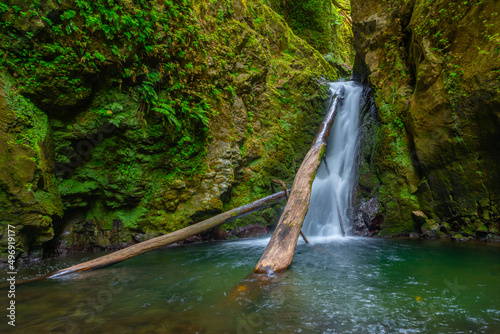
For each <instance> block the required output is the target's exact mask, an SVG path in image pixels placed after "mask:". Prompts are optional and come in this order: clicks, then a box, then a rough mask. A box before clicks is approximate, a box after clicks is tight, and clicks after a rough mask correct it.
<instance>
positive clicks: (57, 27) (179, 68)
mask: <svg viewBox="0 0 500 334" xmlns="http://www.w3.org/2000/svg"><path fill="white" fill-rule="evenodd" d="M54 6H55V7H57V5H55V4H51V5H50V6H49V5H45V4H44V2H42V1H39V0H35V1H32V2H29V3H26V4H23V6H22V8H20V7H16V6H11V8H7V7H5V6H2V7H0V13H1V20H0V33H1V37H0V38H1V42H2V53H3V57H1V58H0V66H1V67H4V68H7V69H8V70H9V71H10V72H11V73H13V74H14V76H15V77H17V78H18V85H19V88H20V91H21V92H22V93H23V94H27V95H29V96H30V97H32V98H35V99H39V98H40V97H41V96H44V97H43V98H41V101H40V102H41V103H43V104H46V105H48V104H53V103H54V102H57V104H60V105H71V104H74V103H75V102H77V101H80V100H83V99H85V98H87V97H88V96H89V95H90V91H91V88H92V84H93V80H95V79H94V78H95V74H96V73H100V72H102V71H103V69H104V67H105V66H108V67H109V66H110V65H111V64H112V66H113V67H116V66H117V67H118V68H117V71H116V70H115V71H114V72H115V73H117V74H118V77H122V78H131V79H132V81H133V82H135V80H136V76H138V75H141V74H143V73H144V72H146V74H147V69H148V68H159V67H165V68H168V75H169V76H170V77H171V78H172V79H173V80H174V81H177V82H178V83H181V84H183V85H185V86H186V85H187V81H188V80H187V78H188V77H190V78H191V79H192V78H193V76H194V73H199V72H200V70H201V69H200V68H194V67H193V66H191V67H189V66H187V67H186V68H183V67H184V66H183V65H184V64H185V63H186V64H187V63H189V61H188V59H189V58H190V57H192V56H193V54H194V50H195V49H199V46H200V44H201V39H200V35H199V34H198V30H199V26H198V25H197V23H196V19H195V17H194V15H193V8H192V2H191V1H188V0H165V1H164V5H162V6H157V5H154V6H152V5H151V3H150V1H146V0H138V1H134V2H133V3H132V2H130V1H124V0H117V1H108V0H96V1H91V0H75V7H74V8H72V9H69V10H62V9H61V10H60V15H58V16H53V15H51V13H53V12H54V11H53V10H54V8H52V7H54ZM63 8H64V7H63ZM31 22H40V23H41V24H42V25H43V28H42V31H43V33H40V31H38V32H37V33H36V34H34V33H33V32H34V31H35V29H38V30H40V29H39V28H35V26H34V25H32V23H31ZM20 28H22V29H20ZM24 31H26V33H24ZM54 100H56V101H54Z"/></svg>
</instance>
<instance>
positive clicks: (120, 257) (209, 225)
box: [30, 191, 285, 281]
mask: <svg viewBox="0 0 500 334" xmlns="http://www.w3.org/2000/svg"><path fill="white" fill-rule="evenodd" d="M283 198H285V192H284V191H281V192H279V193H276V194H273V195H271V196H268V197H265V198H262V199H259V200H257V201H255V202H252V203H250V204H247V205H244V206H240V207H238V208H235V209H233V210H230V211H227V212H224V213H221V214H219V215H217V216H214V217H211V218H209V219H206V220H204V221H202V222H199V223H197V224H194V225H191V226H188V227H185V228H183V229H181V230H178V231H175V232H172V233H169V234H166V235H162V236H160V237H156V238H153V239H150V240H147V241H144V242H141V243H138V244H135V245H132V246H130V247H127V248H124V249H121V250H119V251H116V252H114V253H111V254H108V255H105V256H102V257H99V258H97V259H94V260H91V261H87V262H84V263H80V264H78V265H75V266H72V267H69V268H66V269H61V270H59V271H56V272H55V273H52V274H49V275H46V276H44V277H41V278H56V277H60V276H63V275H68V274H71V273H75V272H79V271H86V270H92V269H98V268H103V267H107V266H111V265H113V264H115V263H118V262H122V261H125V260H128V259H130V258H133V257H135V256H138V255H141V254H144V253H147V252H151V251H153V250H155V249H158V248H162V247H165V246H168V245H170V244H173V243H174V242H177V241H181V240H184V239H186V238H189V237H192V236H194V235H196V234H199V233H201V232H205V231H208V230H210V229H213V228H214V227H216V226H219V225H222V224H224V223H227V222H230V221H232V220H234V219H236V218H239V217H242V216H245V215H247V214H249V213H252V212H254V211H257V210H261V209H264V208H267V207H269V206H271V205H273V204H276V203H278V202H279V201H281V200H282V199H283ZM30 281H31V280H30Z"/></svg>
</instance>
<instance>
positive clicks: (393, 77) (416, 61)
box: [352, 0, 500, 240]
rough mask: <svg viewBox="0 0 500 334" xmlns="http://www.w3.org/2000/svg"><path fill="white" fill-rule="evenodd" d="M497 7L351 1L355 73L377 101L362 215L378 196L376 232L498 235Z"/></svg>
mask: <svg viewBox="0 0 500 334" xmlns="http://www.w3.org/2000/svg"><path fill="white" fill-rule="evenodd" d="M499 13H500V3H499V2H498V1H494V0H487V1H468V2H467V1H466V2H460V3H457V2H455V1H425V0H410V1H398V0H396V1H385V2H381V1H371V0H368V1H361V0H353V1H352V17H353V21H354V25H353V30H354V36H355V38H354V40H355V50H356V61H355V69H354V77H355V78H356V79H357V80H359V81H362V82H363V83H366V84H369V85H370V86H371V87H372V88H373V92H374V95H373V96H374V100H375V104H376V106H377V111H376V113H373V112H370V103H369V101H368V100H369V99H367V101H368V103H366V108H365V109H364V118H365V123H364V130H365V131H364V134H365V136H364V137H363V138H364V139H363V143H362V152H361V167H360V172H361V173H360V174H361V175H360V187H359V190H360V194H361V196H360V203H359V204H358V209H359V210H360V211H359V212H358V216H362V211H363V210H362V209H361V208H362V207H363V205H364V204H363V203H366V202H367V198H370V197H374V196H376V198H378V204H379V213H380V214H381V215H382V216H383V219H384V220H383V223H382V225H381V226H382V230H381V231H380V234H382V235H408V234H411V233H422V234H423V235H424V236H429V237H451V238H455V239H467V238H477V239H486V240H498V235H499V229H500V211H499V210H500V207H499V203H500V165H499V161H500V160H499V159H500V113H499V110H500V79H499V78H500V54H499V53H500V36H499V34H498V27H499V25H500V16H499ZM370 208H373V206H370ZM370 215H371V218H373V217H374V213H373V212H366V214H365V217H366V216H370Z"/></svg>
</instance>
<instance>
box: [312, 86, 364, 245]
mask: <svg viewBox="0 0 500 334" xmlns="http://www.w3.org/2000/svg"><path fill="white" fill-rule="evenodd" d="M340 87H344V89H345V95H344V100H343V101H342V103H341V106H340V108H339V110H338V114H337V116H336V118H335V121H334V123H333V125H332V129H331V131H330V135H329V137H328V146H327V149H326V153H325V156H324V159H323V161H322V162H321V164H320V166H319V168H318V171H317V173H316V178H315V179H314V182H313V184H312V192H311V201H310V204H309V211H308V212H307V215H306V218H305V221H304V227H303V231H304V233H305V234H306V235H308V236H327V237H328V236H335V235H340V232H341V230H340V223H339V215H340V217H341V218H342V223H343V225H344V228H345V229H346V230H348V229H349V226H350V225H351V222H350V220H351V219H350V215H349V213H348V211H349V209H350V208H351V206H352V200H353V194H354V191H355V187H356V184H357V180H358V170H357V157H358V151H359V125H360V120H359V114H360V97H361V92H362V91H363V87H362V86H361V85H359V84H357V83H355V82H352V81H348V82H335V83H330V90H331V91H332V92H335V91H336V90H337V89H339V88H340ZM325 160H326V164H325Z"/></svg>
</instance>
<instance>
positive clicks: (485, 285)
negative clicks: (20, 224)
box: [0, 238, 500, 334]
mask: <svg viewBox="0 0 500 334" xmlns="http://www.w3.org/2000/svg"><path fill="white" fill-rule="evenodd" d="M265 245H266V239H253V240H245V241H231V242H218V243H207V244H198V245H190V246H178V247H169V248H166V249H163V250H159V251H155V252H152V253H149V254H145V255H142V256H140V257H137V258H134V259H131V260H129V261H126V262H124V263H121V264H119V265H115V266H113V267H111V268H106V269H101V270H98V271H94V272H88V273H82V274H77V275H72V276H68V277H66V278H60V279H55V280H48V281H39V282H35V283H31V284H28V285H22V286H18V287H17V291H16V305H17V310H16V311H17V316H16V327H15V330H14V331H13V330H12V327H9V326H7V320H5V319H6V318H5V316H4V320H3V321H2V322H1V323H0V332H1V333H10V332H15V333H46V332H53V333H238V334H240V333H241V334H242V333H500V247H499V245H488V244H473V243H453V242H443V241H418V240H380V239H368V238H348V239H343V240H342V239H334V240H324V239H323V240H321V239H314V238H313V240H312V245H305V244H303V243H302V242H301V241H299V245H298V247H297V250H296V255H295V258H294V262H293V264H292V267H291V268H290V269H289V270H288V271H287V272H285V273H284V274H281V275H278V276H276V277H273V278H271V279H269V280H267V281H262V280H259V279H257V278H256V277H254V276H252V275H251V272H252V269H253V267H254V265H255V264H256V263H257V261H258V259H259V257H260V255H261V254H262V251H263V250H264V248H265ZM80 260H81V258H80V259H78V258H67V259H65V260H64V263H63V262H58V263H43V264H37V265H31V266H30V267H29V268H21V269H20V274H19V278H21V277H28V276H33V275H37V274H43V273H46V272H49V271H53V270H55V269H58V268H62V267H64V266H66V265H68V264H70V263H75V262H78V261H80ZM2 279H3V280H5V277H2ZM1 293H2V294H3V295H6V291H3V290H2V291H1ZM2 300H5V299H2Z"/></svg>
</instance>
